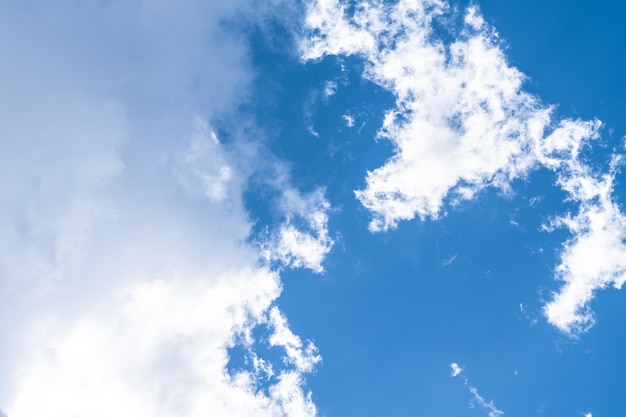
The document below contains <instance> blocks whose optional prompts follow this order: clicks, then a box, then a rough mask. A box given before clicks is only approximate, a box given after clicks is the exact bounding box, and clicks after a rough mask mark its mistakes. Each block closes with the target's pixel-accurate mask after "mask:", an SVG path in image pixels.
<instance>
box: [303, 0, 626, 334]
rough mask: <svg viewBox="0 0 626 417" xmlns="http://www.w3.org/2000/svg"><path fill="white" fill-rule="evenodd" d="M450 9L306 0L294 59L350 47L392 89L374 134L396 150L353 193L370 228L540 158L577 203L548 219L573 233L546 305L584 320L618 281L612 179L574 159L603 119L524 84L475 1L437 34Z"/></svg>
mask: <svg viewBox="0 0 626 417" xmlns="http://www.w3.org/2000/svg"><path fill="white" fill-rule="evenodd" d="M448 8H449V6H448V4H447V3H446V2H444V1H438V0H420V1H410V0H400V1H398V2H397V3H394V4H393V5H388V4H383V3H380V2H369V1H359V2H357V3H356V4H355V5H354V7H352V8H349V7H348V3H347V2H345V1H341V0H316V1H311V2H309V3H308V9H307V12H308V13H307V18H306V27H307V28H308V30H309V32H308V34H307V36H306V38H304V39H303V40H302V42H301V45H300V48H301V56H302V59H303V60H305V61H308V60H318V59H321V58H323V57H325V56H329V55H355V56H358V57H360V58H361V59H363V61H364V63H365V70H364V73H363V76H364V77H365V78H366V79H368V80H370V81H372V82H374V83H376V84H378V85H380V86H381V87H383V88H385V89H387V90H388V91H390V92H392V93H393V94H394V96H395V98H396V102H395V106H394V107H393V108H392V109H390V110H388V111H387V112H386V114H385V118H384V122H383V125H382V127H381V129H380V131H379V136H380V137H382V138H385V139H388V140H390V141H391V142H392V144H393V145H394V154H393V155H392V156H391V158H390V159H389V160H388V161H387V162H386V163H385V164H384V165H383V166H381V167H379V168H376V169H374V170H372V171H369V172H368V173H367V176H366V187H365V188H364V189H362V190H357V191H356V197H357V198H358V199H359V201H360V202H361V203H362V204H363V205H364V206H365V207H366V208H367V209H369V211H370V212H371V214H372V216H373V219H372V221H371V223H370V226H369V227H370V230H372V231H374V232H376V231H385V230H388V229H392V228H395V227H396V226H397V225H398V223H399V222H400V221H401V220H410V219H413V218H415V217H419V218H420V219H427V218H437V217H439V216H441V215H442V213H445V207H446V204H449V203H452V204H454V203H455V202H458V201H460V200H463V199H471V198H473V197H474V196H475V195H476V193H477V192H479V191H480V190H482V189H484V188H485V187H490V186H494V187H499V188H501V189H503V190H507V189H508V187H509V184H510V183H511V181H512V180H513V179H515V178H524V177H525V176H526V175H527V174H528V173H529V172H530V171H531V170H533V169H537V168H539V167H542V166H543V167H547V168H549V169H551V170H553V171H555V173H556V175H557V177H558V178H559V180H558V185H559V186H560V187H562V188H563V189H564V190H565V191H567V192H568V193H569V194H570V196H571V197H570V199H571V200H573V201H577V202H579V203H580V210H579V213H578V214H577V215H574V216H571V215H570V216H566V217H563V218H560V219H558V220H556V221H555V222H554V225H553V226H556V225H562V226H566V227H568V228H569V229H570V230H571V231H572V234H573V237H572V238H571V239H570V240H569V241H568V242H567V243H566V244H565V245H564V248H563V253H562V255H561V263H560V265H559V266H558V267H557V270H556V271H557V274H556V275H557V276H556V278H557V279H559V280H562V281H564V282H565V284H564V286H563V287H562V289H561V290H560V291H559V292H558V293H556V294H555V295H554V300H553V301H552V302H550V303H549V304H548V305H546V308H545V313H546V316H547V318H548V320H549V322H550V323H552V324H554V325H555V326H557V327H558V328H559V329H561V330H563V331H565V332H568V333H571V331H572V330H573V329H578V330H583V329H585V328H588V327H589V326H590V325H591V324H592V323H593V317H592V315H591V314H590V313H589V310H588V307H587V306H588V302H589V301H590V300H591V299H592V298H593V294H594V292H596V291H597V290H599V289H602V288H605V287H606V286H608V285H611V284H612V285H614V286H615V287H617V288H619V287H621V285H622V284H623V280H624V279H623V276H624V263H623V262H622V261H621V260H620V259H624V255H623V254H624V253H625V252H624V245H623V243H622V242H623V237H624V235H623V233H624V232H623V216H622V214H621V212H620V209H619V207H618V206H617V205H616V203H615V202H614V200H613V199H612V197H611V192H612V183H611V181H610V178H609V177H610V176H609V177H606V176H601V175H600V177H601V178H597V177H598V175H595V176H594V175H592V174H591V173H590V170H589V169H587V168H586V167H585V166H584V164H583V163H582V162H580V158H579V154H580V151H581V149H582V148H583V147H584V146H585V145H586V144H588V143H590V141H592V140H594V139H597V138H598V136H599V134H598V132H599V129H600V128H601V123H600V122H599V121H597V120H592V121H581V120H571V119H565V120H557V119H556V118H555V117H554V111H553V110H554V109H553V107H551V106H547V105H545V104H543V103H541V101H540V100H539V99H538V98H536V97H535V96H533V95H531V94H529V93H527V92H525V91H524V90H523V82H524V80H525V76H524V75H523V74H522V73H521V72H520V71H519V70H517V69H516V68H514V67H512V66H510V65H509V64H508V62H507V59H506V56H505V54H504V51H503V49H502V47H501V46H500V44H499V42H498V35H497V33H496V31H495V30H494V29H493V28H492V27H490V26H488V25H487V24H486V23H485V21H484V19H483V18H482V16H481V15H480V12H479V10H478V9H477V8H476V6H470V7H468V8H467V10H466V12H465V15H464V19H463V23H462V24H461V27H460V28H454V27H450V23H446V22H444V21H440V23H442V25H439V26H442V27H446V25H447V27H448V28H449V30H450V34H451V35H453V37H454V40H453V41H449V42H448V41H443V40H441V37H440V36H438V35H437V33H435V31H434V26H433V21H434V20H436V19H438V18H439V17H440V16H442V15H445V14H446V13H447V12H448ZM600 253H603V254H609V256H598V254H600Z"/></svg>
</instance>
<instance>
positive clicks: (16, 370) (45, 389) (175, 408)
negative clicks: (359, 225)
mask: <svg viewBox="0 0 626 417" xmlns="http://www.w3.org/2000/svg"><path fill="white" fill-rule="evenodd" d="M253 3H254V2H248V1H243V0H242V1H234V2H229V3H228V4H224V5H222V4H220V5H218V4H217V3H210V2H209V3H207V2H199V1H193V0H186V1H182V2H178V3H177V4H176V5H168V4H165V3H163V2H159V1H139V0H137V1H130V2H95V1H94V2H90V1H88V2H82V3H81V4H80V5H77V4H75V3H74V2H69V1H67V2H66V1H62V2H59V3H57V4H55V5H54V6H49V5H46V4H43V3H39V2H29V1H26V2H20V3H11V4H2V5H1V6H0V48H1V49H2V50H3V51H5V58H6V61H7V65H3V66H2V68H0V89H2V91H3V94H2V97H1V98H0V111H2V113H3V114H4V115H6V123H4V122H3V124H2V125H1V126H0V138H1V139H0V173H1V174H2V175H0V186H1V187H2V189H3V194H2V196H0V228H1V229H2V230H3V232H2V233H1V234H0V325H1V326H2V329H3V337H2V340H0V375H1V377H0V408H1V409H2V410H4V413H5V414H7V415H8V416H10V417H20V416H25V417H26V416H33V415H42V416H43V415H58V416H105V415H107V416H109V415H118V416H144V415H145V416H160V415H180V416H199V415H223V416H233V417H234V416H259V417H261V416H263V417H268V416H272V417H274V416H298V417H300V416H313V415H315V414H316V409H315V406H314V404H313V402H312V400H311V396H310V394H309V393H307V392H306V388H305V376H306V374H307V373H308V372H310V371H311V370H312V369H313V367H314V365H315V364H316V363H318V362H319V360H320V356H319V354H318V353H317V350H316V348H315V346H314V345H313V344H312V343H310V342H306V341H302V340H301V339H300V338H299V337H297V336H296V335H294V334H293V333H291V331H290V330H289V327H288V324H287V321H286V318H284V317H283V316H282V315H281V313H280V312H279V311H278V310H277V309H276V308H275V307H274V302H275V300H276V299H277V297H278V296H279V294H280V292H281V282H280V277H279V275H278V274H277V272H276V271H273V270H271V269H270V268H268V267H267V266H264V265H263V264H262V262H260V259H261V258H262V256H263V253H262V252H261V251H260V250H259V248H258V247H256V246H254V245H252V244H250V243H248V242H249V238H250V231H251V229H252V224H251V222H250V220H249V218H248V213H247V212H246V210H245V208H244V203H243V199H242V193H243V191H244V187H245V183H246V181H247V179H248V176H249V175H250V174H251V172H252V171H253V169H251V168H250V163H249V159H247V158H248V157H249V154H247V153H246V152H247V147H246V145H245V143H246V142H247V139H246V138H245V137H241V138H239V137H235V138H233V142H238V143H239V145H237V144H232V145H225V144H223V143H222V142H220V140H219V139H218V138H217V136H216V135H215V134H214V133H213V132H212V131H211V129H210V127H209V125H210V123H209V121H210V120H211V119H212V118H214V117H217V116H219V115H224V114H226V113H227V112H229V111H232V110H233V109H234V107H235V105H236V104H237V103H240V102H241V100H243V99H245V94H246V93H245V91H246V89H245V88H244V87H246V86H247V85H249V83H250V82H251V80H252V77H253V70H252V68H251V67H250V64H249V62H248V58H247V56H248V50H247V46H246V42H245V40H244V39H243V37H242V35H240V34H238V33H237V32H236V31H234V30H229V29H227V28H226V26H227V25H224V24H223V23H224V22H225V21H227V20H229V19H233V18H235V17H236V18H240V19H247V21H248V22H250V21H252V19H256V18H261V19H262V18H263V16H264V14H265V13H266V12H267V8H266V6H259V7H257V5H255V4H253ZM283 10H284V9H283ZM198 115H201V116H200V117H199V116H198ZM293 192H296V191H293ZM285 198H286V200H289V198H288V197H285ZM287 206H288V205H287ZM287 206H286V207H287ZM305 208H308V206H307V207H305ZM305 208H302V209H300V208H290V209H289V210H290V211H289V213H297V214H298V215H299V216H304V218H305V219H307V220H309V225H307V227H309V228H311V229H313V230H315V232H320V233H321V232H324V230H326V229H324V228H323V227H322V226H320V225H324V224H325V221H326V220H325V218H322V217H320V214H319V213H318V212H317V211H314V212H313V213H306V212H305V211H303V210H304V209H305ZM278 209H281V208H280V207H279V208H278ZM290 215H291V214H290ZM294 227H295V226H294ZM320 227H322V228H321V229H320ZM296 230H300V229H296ZM307 230H308V229H307ZM325 233H327V232H325ZM321 257H323V254H322V255H319V254H318V255H317V256H316V257H315V258H314V259H313V260H309V261H308V262H309V263H310V264H311V265H313V266H315V267H318V268H321V266H320V265H321V262H322V258H321ZM293 259H296V258H295V257H294V258H293ZM294 263H295V261H294ZM258 326H265V327H266V328H267V329H269V331H270V334H271V335H270V339H271V341H272V344H273V346H275V347H276V348H277V349H278V351H279V352H282V357H283V358H284V361H283V362H280V363H277V364H270V363H269V362H265V361H264V359H263V358H260V357H259V356H254V358H256V362H255V363H256V364H257V365H258V366H255V367H254V368H253V369H250V370H239V371H229V369H228V361H229V353H228V352H229V349H230V348H232V347H233V346H235V345H236V344H244V345H246V346H247V347H248V348H249V349H250V350H251V351H252V352H253V348H252V346H253V345H254V339H253V338H252V334H253V330H254V329H255V328H257V327H258ZM264 363H265V365H264V366H262V364H264ZM269 369H272V378H271V379H270V380H269V381H265V382H263V383H261V381H260V376H261V375H265V374H267V372H268V370H269Z"/></svg>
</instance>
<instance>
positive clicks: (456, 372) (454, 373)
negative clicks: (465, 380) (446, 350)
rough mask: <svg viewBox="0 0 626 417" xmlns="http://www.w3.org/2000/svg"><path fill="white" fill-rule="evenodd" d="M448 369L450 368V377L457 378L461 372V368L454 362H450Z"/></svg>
mask: <svg viewBox="0 0 626 417" xmlns="http://www.w3.org/2000/svg"><path fill="white" fill-rule="evenodd" d="M450 368H452V374H451V375H452V377H457V376H459V375H460V374H461V372H463V368H461V367H460V366H459V365H458V364H457V363H456V362H452V363H451V364H450Z"/></svg>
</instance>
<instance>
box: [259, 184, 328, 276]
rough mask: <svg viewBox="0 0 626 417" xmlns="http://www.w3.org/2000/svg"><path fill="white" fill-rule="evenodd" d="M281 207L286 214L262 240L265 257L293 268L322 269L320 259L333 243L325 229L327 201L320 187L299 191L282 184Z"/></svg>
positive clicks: (321, 259) (322, 258)
mask: <svg viewBox="0 0 626 417" xmlns="http://www.w3.org/2000/svg"><path fill="white" fill-rule="evenodd" d="M281 208H282V211H283V212H284V214H285V216H286V218H285V220H284V221H283V222H282V224H281V225H280V226H279V227H278V230H277V231H271V233H270V237H269V238H268V239H267V241H266V242H264V243H263V244H262V245H263V248H264V252H265V258H266V259H267V260H269V261H279V262H281V263H283V264H284V265H286V266H289V267H292V268H308V269H311V270H312V271H314V272H316V273H321V272H323V271H324V267H323V265H322V262H323V261H324V259H325V258H326V255H327V254H328V253H329V252H330V251H331V249H332V247H333V245H334V241H333V239H332V238H331V237H330V236H329V232H328V211H329V210H330V204H329V203H328V201H326V198H325V197H324V192H323V190H321V189H317V190H315V191H313V192H311V193H309V194H306V195H302V194H301V193H300V192H298V191H297V190H295V189H293V188H285V189H284V190H283V195H282V202H281Z"/></svg>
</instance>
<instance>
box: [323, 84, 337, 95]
mask: <svg viewBox="0 0 626 417" xmlns="http://www.w3.org/2000/svg"><path fill="white" fill-rule="evenodd" d="M336 92H337V83H336V82H334V81H327V82H326V84H325V85H324V96H326V97H332V96H334V95H335V93H336Z"/></svg>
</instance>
